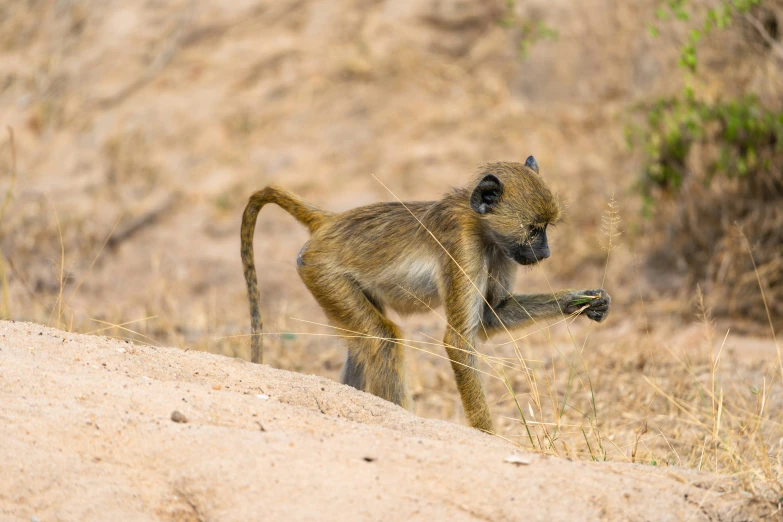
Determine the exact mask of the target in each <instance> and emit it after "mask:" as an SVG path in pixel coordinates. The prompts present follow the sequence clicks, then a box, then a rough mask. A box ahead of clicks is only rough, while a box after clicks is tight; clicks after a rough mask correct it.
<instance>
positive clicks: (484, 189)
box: [470, 174, 503, 214]
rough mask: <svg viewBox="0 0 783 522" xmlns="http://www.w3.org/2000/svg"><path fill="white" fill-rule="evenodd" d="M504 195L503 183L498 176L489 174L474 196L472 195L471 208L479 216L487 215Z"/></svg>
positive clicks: (480, 182)
mask: <svg viewBox="0 0 783 522" xmlns="http://www.w3.org/2000/svg"><path fill="white" fill-rule="evenodd" d="M502 194H503V183H501V182H500V180H499V179H498V178H497V177H496V176H493V175H492V174H487V175H486V176H484V177H483V178H482V180H481V181H479V184H478V185H476V188H475V189H473V194H471V195H470V208H472V209H473V210H475V211H476V212H478V213H479V214H486V213H487V212H489V211H490V210H492V209H493V208H494V207H495V206H496V205H497V204H498V201H499V200H500V196H501V195H502Z"/></svg>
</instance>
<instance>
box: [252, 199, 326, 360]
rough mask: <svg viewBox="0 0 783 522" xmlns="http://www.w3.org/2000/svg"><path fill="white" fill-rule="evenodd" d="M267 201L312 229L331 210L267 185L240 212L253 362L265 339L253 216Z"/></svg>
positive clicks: (321, 223)
mask: <svg viewBox="0 0 783 522" xmlns="http://www.w3.org/2000/svg"><path fill="white" fill-rule="evenodd" d="M267 203H275V204H277V205H278V206H280V207H281V208H283V209H284V210H285V211H286V212H288V213H289V214H291V215H292V216H294V217H295V218H296V219H297V220H298V221H299V222H300V223H302V224H303V225H305V226H306V227H307V228H309V229H310V233H313V232H315V231H316V230H318V229H319V228H321V226H322V225H323V224H324V222H325V221H326V219H327V218H328V217H329V216H330V215H331V213H329V212H326V211H324V210H321V209H319V208H316V207H314V206H312V205H309V204H308V203H305V202H304V201H303V200H301V199H300V198H298V197H297V196H295V195H294V194H292V193H291V192H288V191H287V190H284V189H281V188H279V187H266V188H265V189H263V190H259V191H258V192H256V193H254V194H253V195H252V196H250V201H248V202H247V206H246V207H245V213H244V214H243V215H242V232H241V248H242V252H241V253H242V268H243V269H244V272H245V282H246V283H247V297H248V300H249V301H250V326H251V334H252V335H251V337H250V349H251V350H250V360H251V361H253V362H254V363H262V362H263V360H264V342H263V337H262V335H261V327H262V326H263V323H262V321H261V310H260V307H259V300H260V296H259V293H258V278H257V276H256V265H255V261H254V259H253V257H254V256H253V234H254V233H255V230H256V218H257V217H258V213H259V211H260V210H261V207H263V206H264V205H266V204H267Z"/></svg>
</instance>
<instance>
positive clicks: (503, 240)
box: [470, 156, 560, 265]
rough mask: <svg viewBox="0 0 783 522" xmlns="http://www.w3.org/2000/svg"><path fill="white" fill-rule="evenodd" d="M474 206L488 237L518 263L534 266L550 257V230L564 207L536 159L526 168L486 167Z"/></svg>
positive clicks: (515, 165)
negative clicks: (540, 170) (561, 205)
mask: <svg viewBox="0 0 783 522" xmlns="http://www.w3.org/2000/svg"><path fill="white" fill-rule="evenodd" d="M470 206H471V208H472V209H473V211H474V212H476V213H477V214H478V215H479V220H480V222H481V224H482V227H483V233H484V235H485V237H486V238H487V239H488V240H489V241H490V242H492V243H493V244H495V245H496V246H497V247H498V248H500V249H501V250H502V251H503V252H504V253H505V254H506V255H507V256H508V257H510V258H511V259H513V260H514V261H516V262H517V263H519V264H522V265H532V264H535V263H537V262H538V261H541V260H542V259H546V258H548V257H549V243H548V241H547V237H546V229H547V226H549V225H551V224H554V223H556V222H557V221H558V219H560V206H559V205H558V203H557V200H556V199H555V197H554V195H553V194H552V191H551V190H550V189H549V186H547V184H546V183H545V182H544V179H543V178H542V177H541V175H540V174H539V172H538V162H537V161H536V159H535V158H534V157H533V156H530V157H528V158H527V161H525V164H524V165H523V164H521V163H490V164H488V165H484V166H483V167H482V168H481V170H480V174H479V176H478V180H477V182H476V184H475V188H474V189H473V192H472V193H471V195H470Z"/></svg>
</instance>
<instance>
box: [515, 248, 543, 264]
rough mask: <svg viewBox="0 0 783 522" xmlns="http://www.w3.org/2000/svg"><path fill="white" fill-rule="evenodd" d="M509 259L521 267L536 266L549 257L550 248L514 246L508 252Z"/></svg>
mask: <svg viewBox="0 0 783 522" xmlns="http://www.w3.org/2000/svg"><path fill="white" fill-rule="evenodd" d="M507 254H508V257H510V258H511V259H513V260H514V261H516V262H517V263H519V264H520V265H535V264H536V263H538V262H539V261H543V260H544V259H546V258H548V257H549V248H548V247H547V248H535V249H534V248H532V247H531V246H530V245H514V246H513V247H511V248H509V249H508V251H507Z"/></svg>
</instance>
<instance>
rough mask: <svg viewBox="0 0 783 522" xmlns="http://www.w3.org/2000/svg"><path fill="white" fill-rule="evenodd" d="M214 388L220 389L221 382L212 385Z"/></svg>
mask: <svg viewBox="0 0 783 522" xmlns="http://www.w3.org/2000/svg"><path fill="white" fill-rule="evenodd" d="M212 389H213V390H219V389H220V385H219V384H213V385H212Z"/></svg>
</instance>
